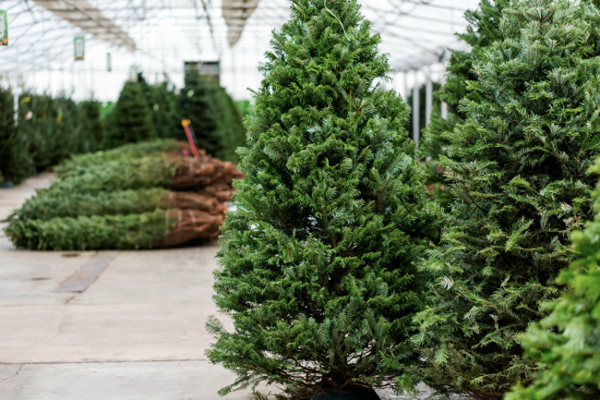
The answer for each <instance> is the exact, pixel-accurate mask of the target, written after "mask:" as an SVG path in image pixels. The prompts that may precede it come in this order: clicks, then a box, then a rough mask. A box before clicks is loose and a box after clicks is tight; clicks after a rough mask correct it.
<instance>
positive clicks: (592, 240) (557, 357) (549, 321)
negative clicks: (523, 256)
mask: <svg viewBox="0 0 600 400" xmlns="http://www.w3.org/2000/svg"><path fill="white" fill-rule="evenodd" d="M594 170H595V172H596V173H600V163H599V162H596V165H595V167H594ZM599 195H600V190H599V189H596V193H595V198H596V206H595V210H596V212H597V213H598V212H600V196H599ZM598 238H600V214H596V218H595V220H594V221H593V222H591V223H589V224H588V226H587V228H586V230H585V231H583V232H574V233H573V243H574V247H575V251H576V252H577V253H578V254H579V255H580V258H579V259H578V260H577V261H575V262H573V263H572V264H571V266H570V268H569V269H567V270H563V271H562V272H561V274H560V277H559V278H558V280H557V281H558V283H560V284H563V285H567V287H568V292H566V293H565V294H563V295H562V297H561V298H560V299H559V300H557V301H555V302H552V303H548V304H546V305H545V309H546V310H548V311H550V312H551V313H550V315H549V316H548V317H546V318H545V319H544V320H542V322H541V323H540V324H538V325H535V326H532V327H530V329H529V330H528V331H527V334H525V335H523V336H522V341H523V347H524V348H525V350H526V353H527V355H528V356H529V357H531V358H532V359H534V360H535V361H537V362H538V365H539V367H540V370H541V372H539V373H537V374H536V376H535V379H534V381H533V384H532V385H531V386H530V387H528V388H526V389H525V388H523V387H522V386H520V385H519V386H518V387H517V388H516V389H515V390H514V391H513V393H511V394H509V395H508V396H507V400H563V399H570V400H594V399H600V290H599V288H600V265H599V264H598V263H599V261H600V246H598Z"/></svg>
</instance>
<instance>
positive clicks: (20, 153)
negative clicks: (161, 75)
mask: <svg viewBox="0 0 600 400" xmlns="http://www.w3.org/2000/svg"><path fill="white" fill-rule="evenodd" d="M0 110H2V112H0V181H3V180H5V179H6V180H9V181H11V182H12V183H15V184H16V183H20V182H22V181H23V180H25V179H26V178H28V177H29V176H30V175H31V174H32V173H33V160H32V159H31V156H30V155H29V142H28V141H27V136H26V135H24V134H23V132H20V131H18V130H17V128H16V125H15V106H14V96H13V93H12V91H11V90H10V89H8V88H4V87H1V86H0Z"/></svg>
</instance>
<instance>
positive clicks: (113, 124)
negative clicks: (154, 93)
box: [103, 81, 157, 148]
mask: <svg viewBox="0 0 600 400" xmlns="http://www.w3.org/2000/svg"><path fill="white" fill-rule="evenodd" d="M156 137H157V135H156V129H155V128H154V125H153V123H152V114H151V112H150V107H149V106H148V101H147V99H146V98H145V96H144V91H143V90H142V87H141V85H140V83H139V82H136V81H127V82H126V83H125V86H123V90H122V91H121V94H120V95H119V100H118V101H117V104H116V105H115V108H114V110H113V111H112V113H111V117H110V126H108V127H107V129H106V130H105V132H104V141H103V147H104V148H113V147H117V146H121V145H124V144H127V143H136V142H142V141H145V140H150V139H155V138H156Z"/></svg>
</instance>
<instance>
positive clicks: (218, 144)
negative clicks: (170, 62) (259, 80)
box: [179, 71, 246, 161]
mask: <svg viewBox="0 0 600 400" xmlns="http://www.w3.org/2000/svg"><path fill="white" fill-rule="evenodd" d="M185 82H186V84H185V87H184V88H183V89H182V90H181V94H180V107H179V109H180V113H181V119H189V120H190V121H191V122H192V127H193V129H194V131H195V133H196V137H197V139H198V145H199V146H200V147H201V148H203V149H205V150H206V151H207V152H208V153H209V154H211V155H213V156H215V157H218V158H222V159H225V160H231V161H234V160H235V159H236V156H235V150H236V149H237V148H238V147H239V146H242V145H244V144H245V136H246V135H245V130H244V127H243V124H242V120H241V115H240V113H239V110H238V109H237V107H236V106H235V103H234V102H233V100H232V99H231V97H230V96H229V94H227V92H226V91H225V89H223V88H222V87H221V85H219V83H218V82H215V81H212V80H210V79H207V78H202V77H200V76H199V75H198V73H197V72H196V71H190V72H189V73H187V74H186V77H185Z"/></svg>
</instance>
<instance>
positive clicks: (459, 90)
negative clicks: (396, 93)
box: [409, 0, 511, 206]
mask: <svg viewBox="0 0 600 400" xmlns="http://www.w3.org/2000/svg"><path fill="white" fill-rule="evenodd" d="M510 3H511V0H481V1H480V3H479V8H478V9H475V10H468V11H467V12H466V13H465V19H466V20H467V22H468V23H469V24H468V26H467V31H466V32H465V33H462V34H459V35H458V36H459V37H460V39H462V41H463V42H465V44H467V46H468V50H452V55H451V56H450V62H449V65H448V68H447V70H446V83H445V84H444V86H443V87H442V88H441V89H440V90H438V91H437V92H436V96H435V97H436V99H437V100H438V101H439V102H445V103H446V104H447V105H448V117H447V118H444V117H443V116H442V113H441V107H435V108H434V110H433V112H432V115H431V122H430V124H429V125H428V126H427V127H426V128H425V129H423V130H422V134H423V137H422V139H421V141H420V149H419V150H420V155H421V158H422V159H423V160H425V163H426V166H427V168H426V170H427V181H428V184H429V185H430V186H431V187H432V188H434V189H435V198H436V199H437V200H438V202H439V203H440V204H442V205H443V206H448V205H449V204H450V202H451V199H452V197H451V194H450V193H449V192H448V191H447V190H446V185H447V184H448V182H447V180H446V177H445V175H444V170H443V168H442V167H441V166H440V163H439V161H440V157H443V156H448V150H449V148H450V146H449V144H450V138H449V136H451V135H452V132H453V130H454V127H455V126H456V125H457V124H458V123H462V122H463V121H464V119H465V117H466V115H465V114H466V111H465V110H464V109H462V108H461V107H460V102H461V100H462V99H464V98H466V97H469V98H472V99H473V100H474V101H477V96H478V94H477V93H476V92H475V91H471V90H467V86H468V84H469V82H474V81H476V80H477V76H476V74H475V72H474V71H473V60H474V58H475V57H476V56H477V55H478V54H479V53H480V52H481V49H485V48H486V47H487V46H489V45H490V44H491V43H492V42H493V41H494V40H497V39H500V38H501V37H502V35H501V31H500V27H499V25H500V20H501V18H502V12H503V10H505V9H506V8H507V7H508V6H509V4H510ZM410 104H411V103H410V102H409V105H410ZM456 156H457V155H456V154H452V157H456Z"/></svg>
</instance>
